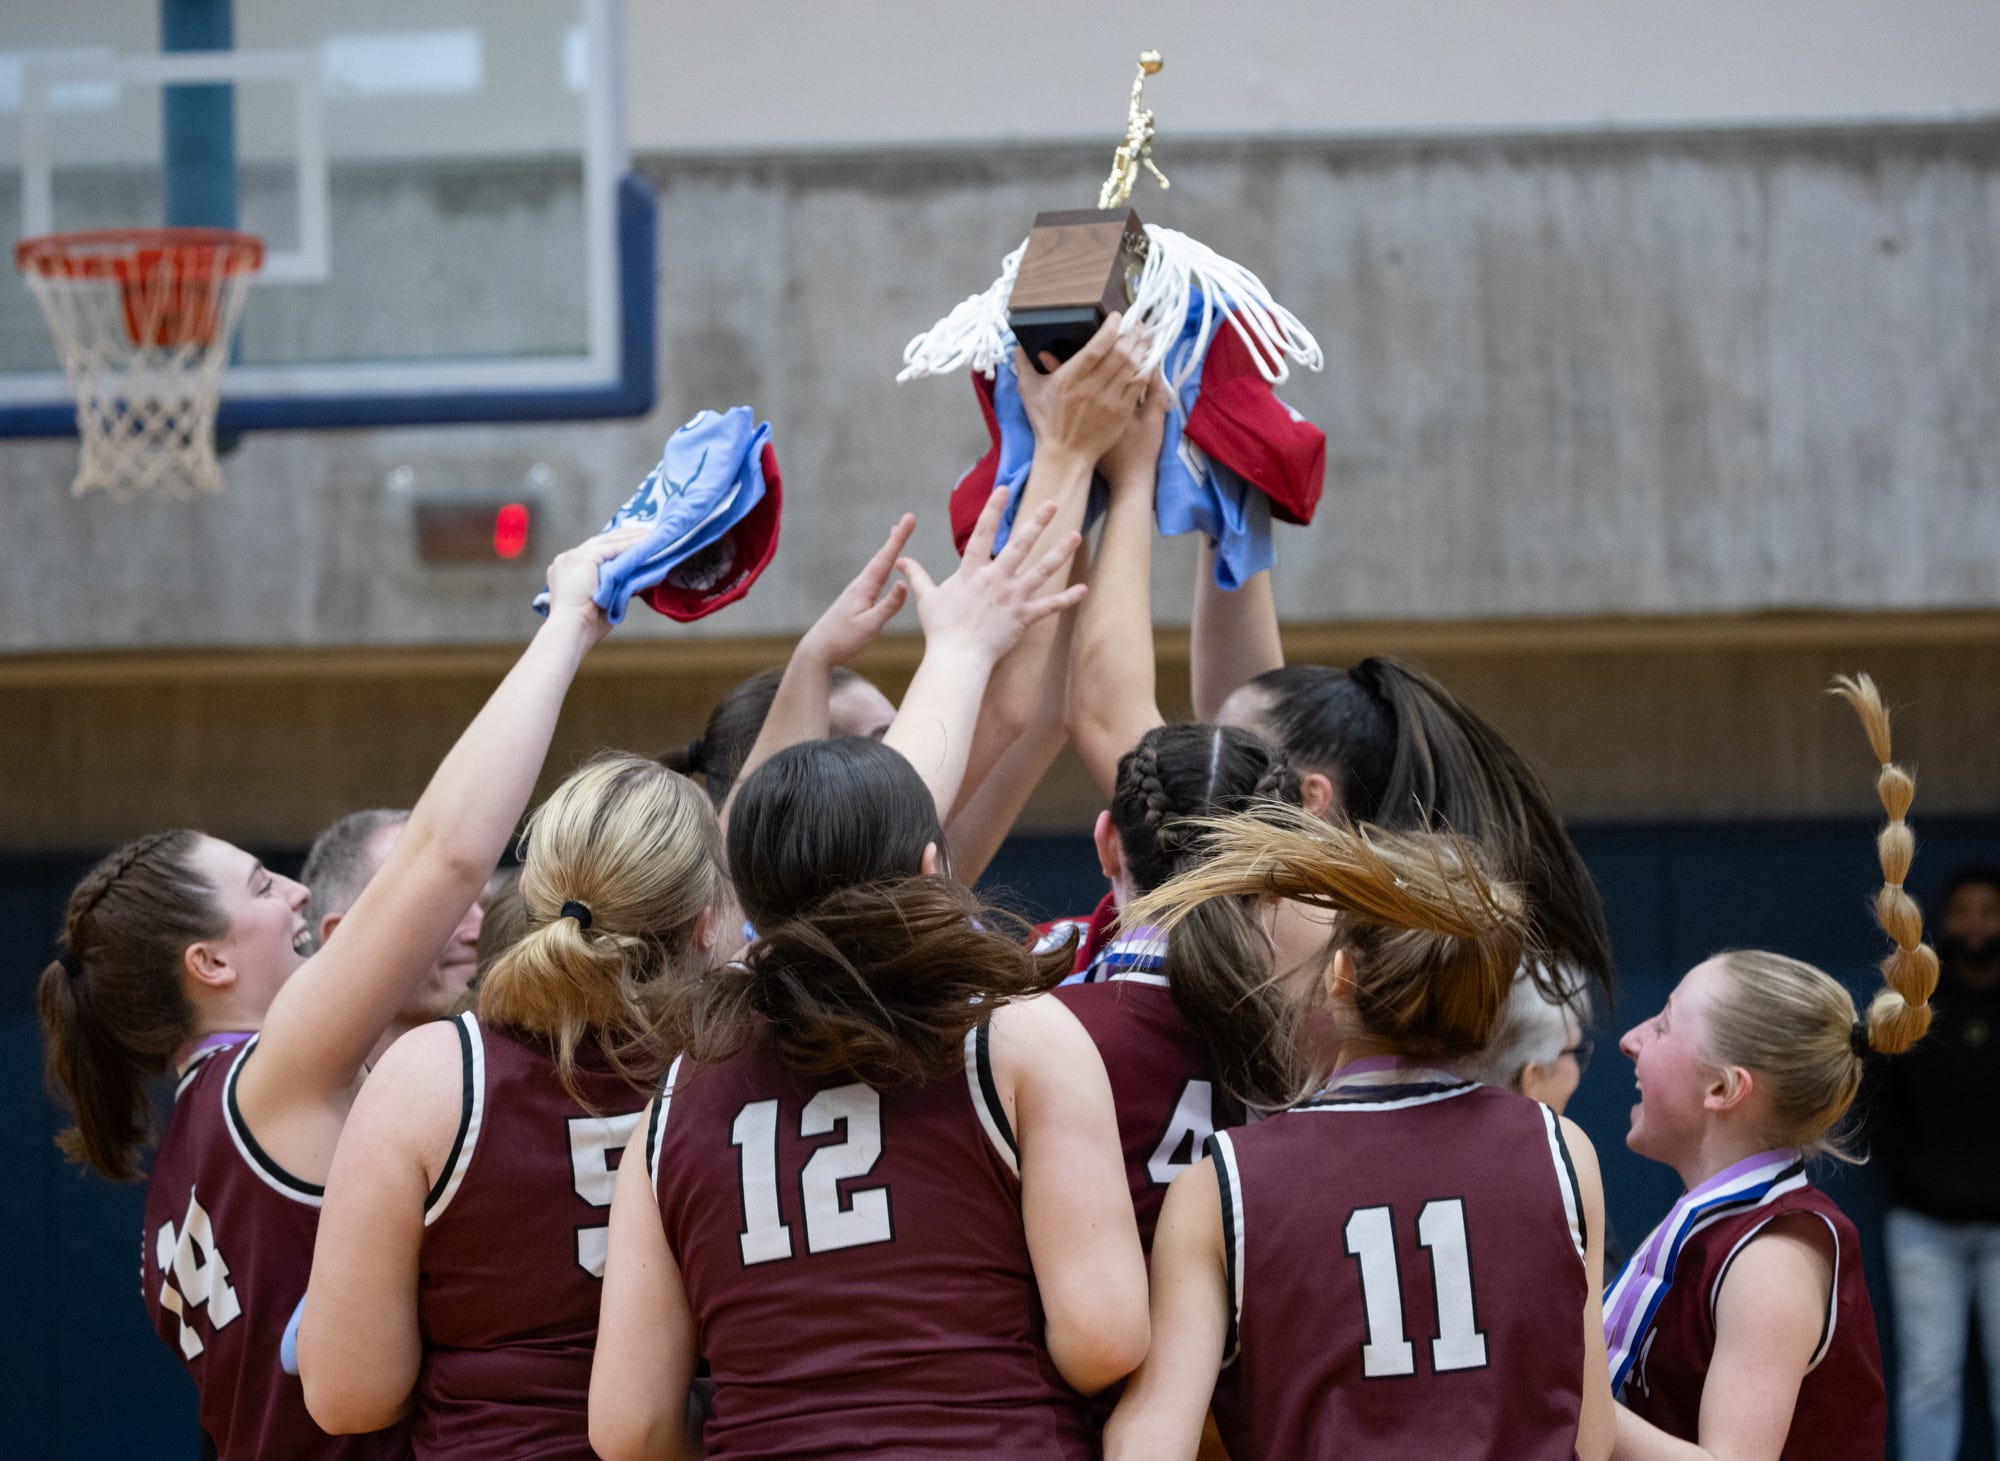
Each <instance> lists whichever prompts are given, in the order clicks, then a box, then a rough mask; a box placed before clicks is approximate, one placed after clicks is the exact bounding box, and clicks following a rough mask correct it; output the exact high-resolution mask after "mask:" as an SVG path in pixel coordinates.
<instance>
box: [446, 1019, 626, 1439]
mask: <svg viewBox="0 0 2000 1461" xmlns="http://www.w3.org/2000/svg"><path fill="white" fill-rule="evenodd" d="M452 1023H453V1026H454V1028H455V1029H456V1030H457V1032H458V1043H459V1056H460V1061H461V1065H460V1069H461V1070H462V1071H463V1073H464V1081H463V1100H462V1107H461V1111H460V1116H459V1129H458V1137H457V1140H456V1141H455V1142H454V1144H453V1147H452V1152H451V1157H450V1160H449V1161H448V1162H447V1164H446V1166H445V1170H444V1171H443V1173H441V1174H440V1176H439V1178H438V1181H437V1185H436V1186H435V1187H434V1188H432V1190H431V1192H430V1194H429V1198H428V1201H427V1202H426V1204H425V1208H424V1240H423V1248H422V1251H421V1255H420V1259H419V1273H418V1285H419V1287H418V1304H417V1317H418V1322H419V1324H420V1326H421V1328H422V1331H423V1337H424V1359H423V1369H422V1371H421V1372H420V1374H419V1376H418V1380H417V1393H416V1405H415V1409H414V1412H413V1414H412V1416H411V1421H412V1429H411V1454H412V1455H414V1456H418V1457H430V1456H437V1457H445V1456H449V1457H452V1458H455V1461H482V1458H494V1461H498V1458H503V1457H515V1456H537V1457H573V1458H576V1461H589V1458H590V1457H591V1456H592V1455H594V1453H593V1452H592V1451H591V1449H590V1439H589V1417H588V1414H587V1410H586V1401H587V1399H588V1396H589V1392H590V1360H591V1353H592V1351H593V1350H594V1348H595V1347H596V1342H597V1310H598V1304H599V1301H600V1299H601V1297H602V1290H603V1283H602V1280H603V1278H604V1255H605V1248H606V1238H607V1233H608V1231H609V1230H608V1228H607V1226H606V1224H607V1223H608V1221H609V1217H610V1212H609V1209H610V1206H611V1193H612V1189H613V1187H614V1186H615V1185H616V1183H617V1169H618V1162H619V1158H620V1157H621V1156H622V1155H623V1153H624V1151H625V1144H626V1142H627V1141H629V1140H630V1139H631V1136H632V1133H633V1131H635V1130H636V1129H637V1128H638V1125H639V1120H640V1117H641V1115H642V1114H643V1109H644V1106H645V1103H646V1093H645V1092H644V1091H639V1090H634V1089H633V1087H632V1086H630V1085H629V1084H627V1083H626V1081H625V1079H624V1078H623V1077H622V1076H620V1075H618V1074H617V1073H616V1072H615V1071H613V1070H611V1069H610V1068H609V1066H608V1065H607V1064H606V1063H605V1062H604V1061H603V1060H602V1058H601V1057H599V1056H598V1055H597V1054H596V1052H595V1051H594V1049H592V1047H590V1046H588V1045H586V1046H585V1047H584V1048H582V1049H580V1050H579V1051H578V1052H577V1067H576V1073H575V1081H576V1085H577V1089H578V1090H579V1092H580V1093H581V1094H582V1096H583V1098H584V1101H587V1102H588V1106H586V1105H585V1104H583V1103H582V1102H579V1101H578V1099H577V1097H576V1096H573V1095H571V1094H570V1093H569V1092H568V1091H567V1090H565V1089H564V1088H563V1084H562V1082H561V1080H560V1079H559V1078H558V1076H557V1074H556V1065H555V1058H554V1055H553V1053H552V1051H551V1050H550V1049H549V1047H548V1045H547V1044H546V1042H544V1041H540V1040H538V1039H536V1038H535V1037H533V1036H531V1035H527V1034H524V1033H522V1032H519V1031H515V1030H510V1029H508V1028H507V1027H505V1026H501V1025H490V1024H486V1023H484V1022H482V1021H480V1020H479V1019H478V1018H477V1017H475V1016H474V1015H472V1014H470V1013H468V1014H462V1015H460V1016H458V1018H457V1019H456V1020H454V1021H453V1022H452Z"/></svg>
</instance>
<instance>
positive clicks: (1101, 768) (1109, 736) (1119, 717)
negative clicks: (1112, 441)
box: [1067, 380, 1173, 796]
mask: <svg viewBox="0 0 2000 1461" xmlns="http://www.w3.org/2000/svg"><path fill="white" fill-rule="evenodd" d="M1172 396H1173V391H1172V388H1171V387H1170V386H1168V385H1167V383H1166V382H1165V381H1164V380H1155V381H1154V382H1153V384H1152V387H1151V389H1150V390H1148V392H1147V396H1146V403H1145V406H1144V408H1143V409H1142V410H1141V411H1140V412H1139V413H1138V415H1137V416H1135V417H1134V418H1133V421H1132V424H1131V425H1130V426H1129V427H1128V428H1127V430H1126V434H1125V435H1124V436H1123V437H1122V438H1121V439H1120V440H1119V444H1118V446H1117V448H1116V449H1115V450H1114V451H1113V452H1112V454H1111V455H1109V456H1107V457H1106V458H1105V459H1104V462H1103V464H1102V467H1103V472H1104V476H1105V480H1106V481H1107V482H1108V483H1109V484H1110V486H1111V510H1110V512H1109V513H1107V514H1106V515H1105V521H1104V532H1103V535H1102V536H1101V537H1100V538H1099V540H1098V544H1097V556H1096V557H1095V559H1093V560H1092V562H1091V565H1090V597H1089V599H1088V601H1086V602H1085V604H1084V606H1083V608H1082V609H1081V610H1080V611H1079V612H1078V614H1077V624H1076V640H1075V643H1074V644H1073V645H1072V646H1071V648H1070V666H1069V696H1068V710H1067V719H1068V722H1069V733H1070V735H1071V736H1072V737H1073V738H1074V739H1075V741H1076V748H1077V750H1078V751H1079V752H1080V753H1081V754H1082V756H1083V762H1084V765H1086V766H1088V767H1089V768H1090V774H1091V776H1092V777H1094V778H1095V779H1096V781H1097V784H1098V785H1099V786H1100V787H1102V788H1103V790H1104V794H1105V795H1106V796H1109V795H1111V792H1112V788H1113V787H1114V786H1115V785H1116V783H1117V780H1118V758H1119V757H1120V756H1122V755H1124V754H1125V753H1126V752H1127V751H1129V750H1131V749H1132V747H1134V746H1136V745H1137V744H1138V743H1139V738H1140V737H1141V736H1143V735H1145V734H1146V732H1147V731H1149V730H1151V729H1152V728H1153V727H1154V726H1156V725H1159V724H1160V723H1161V721H1162V719H1163V717H1162V716H1161V714H1160V704H1159V693H1158V689H1157V680H1158V673H1157V671H1156V669H1155V667H1154V663H1153V584H1152V573H1153V488H1154V485H1155V484H1156V483H1157V481H1158V480H1159V460H1160V438H1161V435H1162V433H1163V431H1164V429H1165V426H1166V419H1167V405H1168V402H1169V401H1170V400H1171V399H1172Z"/></svg>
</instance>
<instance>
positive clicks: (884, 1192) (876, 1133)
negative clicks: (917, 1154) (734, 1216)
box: [729, 1082, 895, 1268]
mask: <svg viewBox="0 0 2000 1461" xmlns="http://www.w3.org/2000/svg"><path fill="white" fill-rule="evenodd" d="M836 1127H844V1128H845V1132H844V1135H845V1140H842V1141H838V1142H834V1143H832V1144H831V1145H829V1146H823V1147H820V1148H818V1149H817V1150H815V1151H814V1152H813V1154H812V1156H811V1157H809V1158H807V1160H806V1165H805V1169H804V1170H803V1171H802V1172H800V1173H799V1196H800V1199H801V1206H802V1207H803V1209H804V1211H805V1215H806V1252H808V1253H829V1252H832V1251H833V1250H835V1249H837V1248H858V1247H861V1246H862V1245H864V1244H867V1243H886V1242H888V1241H889V1240H890V1239H892V1238H894V1237H895V1230H894V1225H893V1224H892V1223H891V1222H890V1220H889V1189H888V1188H887V1187H860V1188H856V1189H854V1190H853V1191H851V1192H849V1193H848V1194H847V1201H846V1202H845V1203H844V1204H843V1203H842V1201H841V1196H840V1184H841V1183H842V1182H844V1181H846V1180H848V1179H849V1178H852V1177H865V1176H867V1175H868V1174H869V1173H870V1172H872V1171H874V1170H875V1163H876V1162H877V1161H878V1160H880V1159H881V1156H882V1097H881V1096H880V1095H878V1094H877V1093H876V1092H875V1090H874V1089H873V1088H872V1087H869V1086H865V1085H862V1084H860V1083H859V1082H856V1083H855V1084H853V1085H847V1086H835V1087H834V1088H833V1089H831V1090H827V1091H821V1092H820V1093H819V1094H818V1095H816V1096H814V1097H813V1098H812V1099H811V1100H810V1101H808V1102H806V1105H805V1110H803V1111H802V1112H800V1113H799V1135H800V1136H802V1137H808V1136H827V1135H830V1134H831V1133H832V1132H833V1131H834V1129H835V1128H836ZM729 1144H730V1145H731V1146H733V1147H735V1148H736V1149H737V1152H738V1156H739V1161H740V1165H741V1172H742V1178H743V1234H742V1246H743V1265H744V1267H746V1268H747V1267H749V1266H750V1265H751V1264H753V1263H772V1262H775V1261H776V1260H778V1259H780V1258H790V1257H792V1256H793V1252H792V1229H791V1226H790V1224H788V1223H786V1222H785V1221H784V1220H783V1218H782V1217H781V1215H780V1214H779V1211H778V1103H777V1102H776V1101H752V1102H750V1103H749V1104H748V1105H746V1106H745V1107H744V1108H743V1109H742V1110H741V1111H738V1112H737V1113H736V1120H735V1121H734V1122H733V1123H732V1124H731V1126H730V1128H729Z"/></svg>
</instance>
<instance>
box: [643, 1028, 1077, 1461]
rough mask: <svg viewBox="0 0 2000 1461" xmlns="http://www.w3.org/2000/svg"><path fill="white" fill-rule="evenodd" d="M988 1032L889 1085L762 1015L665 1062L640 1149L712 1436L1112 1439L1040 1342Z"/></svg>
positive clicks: (935, 1448) (713, 1447) (1031, 1444)
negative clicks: (958, 1062) (702, 1051)
mask: <svg viewBox="0 0 2000 1461" xmlns="http://www.w3.org/2000/svg"><path fill="white" fill-rule="evenodd" d="M986 1033H987V1030H986V1027H985V1026H981V1027H980V1028H979V1029H977V1030H975V1031H974V1032H973V1033H972V1034H971V1035H970V1036H968V1037H967V1041H966V1066H965V1070H964V1071H963V1073H960V1074H955V1075H953V1076H952V1077H950V1078H948V1079H943V1080H933V1081H927V1082H921V1083H912V1084H906V1085H900V1086H895V1087H887V1088H883V1089H879V1090H878V1089H876V1088H875V1087H872V1086H869V1085H867V1084H865V1083H863V1082H861V1081H858V1080H854V1079H852V1078H847V1077H842V1076H802V1075H800V1074H798V1073H796V1072H794V1071H793V1070H792V1069H791V1068H790V1067H789V1066H787V1065H786V1064H785V1063H784V1061H783V1060H782V1059H781V1058H780V1057H779V1056H778V1054H777V1052H776V1050H775V1049H774V1047H773V1046H772V1044H771V1042H770V1040H769V1038H768V1037H766V1036H763V1035H759V1036H757V1037H756V1038H755V1039H753V1041H752V1043H751V1044H750V1045H749V1046H748V1047H747V1048H746V1049H744V1050H743V1051H741V1052H740V1053H738V1054H737V1055H735V1056H733V1057H731V1058H730V1059H728V1060H726V1061H723V1062H721V1063H719V1064H716V1065H713V1066H709V1067H706V1068H703V1069H700V1070H694V1069H686V1068H682V1067H681V1066H680V1065H679V1064H678V1063H677V1064H676V1066H675V1068H674V1069H673V1070H672V1071H670V1072H669V1075H668V1078H667V1086H666V1089H665V1090H664V1092H663V1093H662V1095H661V1097H660V1098H659V1099H658V1101H657V1102H656V1103H655V1105H654V1106H653V1108H652V1112H651V1115H650V1117H649V1120H650V1122H651V1127H650V1135H649V1141H648V1148H647V1149H648V1153H649V1157H650V1161H651V1165H652V1168H653V1178H654V1187H655V1191H656V1193H657V1195H658V1198H659V1207H660V1217H661V1221H662V1223H663V1225H664V1226H665V1229H666V1236H667V1241H668V1244H669V1245H670V1247H671V1248H672V1251H673V1253H674V1256H675V1258H676V1260H677V1262H678V1263H679V1265H680V1270H681V1277H682V1281H683V1284H684V1286H685V1289H686V1292H687V1299H688V1305H689V1307H690V1309H691V1310H692V1311H693V1315H694V1320H695V1326H696V1331H697V1337H698V1342H699V1346H700V1352H701V1354H702V1356H703V1358H704V1359H706V1360H707V1362H708V1365H709V1370H710V1375H711V1377H712V1379H713V1381H714V1384H715V1395H714V1408H713V1411H712V1414H711V1417H710V1419H709V1421H708V1424H707V1426H706V1428H705V1433H704V1440H705V1443H706V1454H707V1455H709V1456H710V1457H731V1456H787V1457H821V1456H824V1457H835V1456H840V1457H845V1456H853V1455H859V1454H863V1453H865V1454H867V1455H870V1456H877V1457H906V1458H916V1457H935V1456H939V1455H945V1454H967V1455H972V1454H979V1455H990V1456H1046V1457H1052V1458H1084V1457H1091V1456H1095V1455H1096V1454H1097V1437H1096V1433H1095V1430H1094V1428H1093V1427H1092V1426H1091V1424H1090V1422H1089V1419H1088V1416H1087V1414H1086V1411H1085V1408H1084V1404H1083V1401H1082V1400H1081V1398H1080V1397H1078V1396H1077V1395H1076V1394H1075V1392H1074V1391H1072V1390H1070V1389H1069V1387H1068V1386H1067V1385H1066V1384H1064V1382H1063V1379H1062V1376H1061V1374H1060V1373H1059V1372H1058V1371H1057V1369H1056V1367H1055V1363H1054V1361H1053V1360H1051V1359H1050V1357H1049V1355H1048V1352H1047V1350H1046V1349H1045V1348H1044V1347H1043V1316H1042V1308H1041V1302H1040V1297H1039V1294H1038V1292H1037V1290H1036V1287H1035V1276H1034V1270H1033V1267H1032V1265H1031V1264H1030V1262H1029V1257H1028V1244H1027V1234H1026V1230H1025V1228H1024V1226H1023V1223H1022V1218H1021V1184H1020V1176H1019V1157H1018V1155H1017V1153H1016V1149H1015V1143H1014V1137H1013V1133H1012V1129H1011V1126H1010V1124H1009V1123H1008V1121H1007V1118H1006V1114H1005V1111H1004V1109H1003V1107H1002V1104H1001V1101H1000V1099H999V1094H998V1090H997V1088H996V1086H995V1084H994V1081H993V1076H992V1067H991V1063H990V1060H989V1059H988V1056H987V1050H986Z"/></svg>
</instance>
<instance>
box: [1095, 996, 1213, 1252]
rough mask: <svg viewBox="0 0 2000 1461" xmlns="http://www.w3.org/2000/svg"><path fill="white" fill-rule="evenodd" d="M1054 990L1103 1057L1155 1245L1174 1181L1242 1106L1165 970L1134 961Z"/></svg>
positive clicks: (1129, 1167)
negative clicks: (1219, 1075) (1220, 1079)
mask: <svg viewBox="0 0 2000 1461" xmlns="http://www.w3.org/2000/svg"><path fill="white" fill-rule="evenodd" d="M1055 993H1056V998H1057V999H1060V1000H1061V1001H1062V1002H1063V1003H1064V1004H1065V1005H1067V1006H1069V1011H1070V1013H1071V1014H1073V1015H1075V1016H1076V1017H1077V1019H1078V1021H1079V1022H1081V1023H1082V1025H1083V1027H1084V1029H1086V1030H1088V1031H1089V1032H1090V1038H1091V1039H1092V1040H1094V1041H1096V1042H1097V1053H1098V1054H1099V1055H1101V1056H1103V1057H1104V1070H1105V1073H1106V1074H1107V1075H1109V1076H1110V1077H1111V1099H1112V1101H1113V1102H1114V1103H1115V1104H1116V1106H1117V1108H1118V1140H1119V1144H1120V1145H1121V1146H1123V1147H1124V1149H1125V1180H1126V1182H1127V1183H1128V1184H1130V1186H1131V1188H1132V1209H1133V1211H1134V1212H1135V1213H1136V1214H1137V1215H1138V1218H1139V1242H1140V1244H1141V1246H1143V1247H1144V1248H1145V1250H1146V1251H1147V1252H1148V1253H1151V1252H1152V1251H1153V1229H1154V1228H1155V1227H1156V1226H1157V1225H1158V1224H1159V1221H1160V1204H1161V1203H1162V1202H1164V1201H1166V1197H1167V1184H1168V1183H1170V1182H1172V1181H1173V1180H1174V1178H1175V1177H1177V1176H1179V1175H1180V1174H1181V1173H1182V1172H1184V1171H1186V1170H1187V1169H1188V1168H1189V1167H1191V1166H1193V1165H1194V1164H1195V1163H1196V1162H1198V1161H1200V1160H1201V1157H1202V1153H1203V1151H1204V1150H1205V1149H1206V1148H1207V1146H1208V1139H1209V1137H1210V1136H1212V1135H1214V1134H1215V1131H1216V1129H1217V1128H1218V1127H1223V1126H1238V1125H1241V1124H1242V1121H1243V1109H1242V1107H1241V1106H1240V1105H1239V1104H1238V1103H1237V1102H1236V1101H1235V1100H1234V1099H1232V1098H1231V1097H1230V1096H1228V1095H1227V1094H1225V1093H1224V1092H1222V1091H1219V1090H1217V1089H1216V1088H1215V1081H1214V1078H1213V1075H1212V1072H1211V1069H1210V1064H1209V1055H1208V1045H1207V1042H1205V1041H1204V1040H1203V1039H1202V1038H1201V1036H1200V1035H1199V1034H1197V1033H1196V1032H1195V1030H1194V1027H1193V1026H1191V1025H1190V1024H1188V1022H1187V1018H1186V1017H1185V1016H1184V1015H1182V1014H1181V1012H1180V1007H1179V1006H1178V1005H1176V1004H1175V1003H1174V996H1173V993H1172V991H1170V990H1169V989H1168V988H1167V980H1166V976H1165V975H1164V974H1158V973H1154V972H1152V971H1151V970H1128V971H1125V972H1122V973H1117V974H1113V975H1111V977H1110V978H1108V979H1106V980H1103V981H1101V982H1099V983H1095V984H1066V985H1063V986H1062V987H1061V988H1059V989H1057V990H1056V992H1055Z"/></svg>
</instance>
